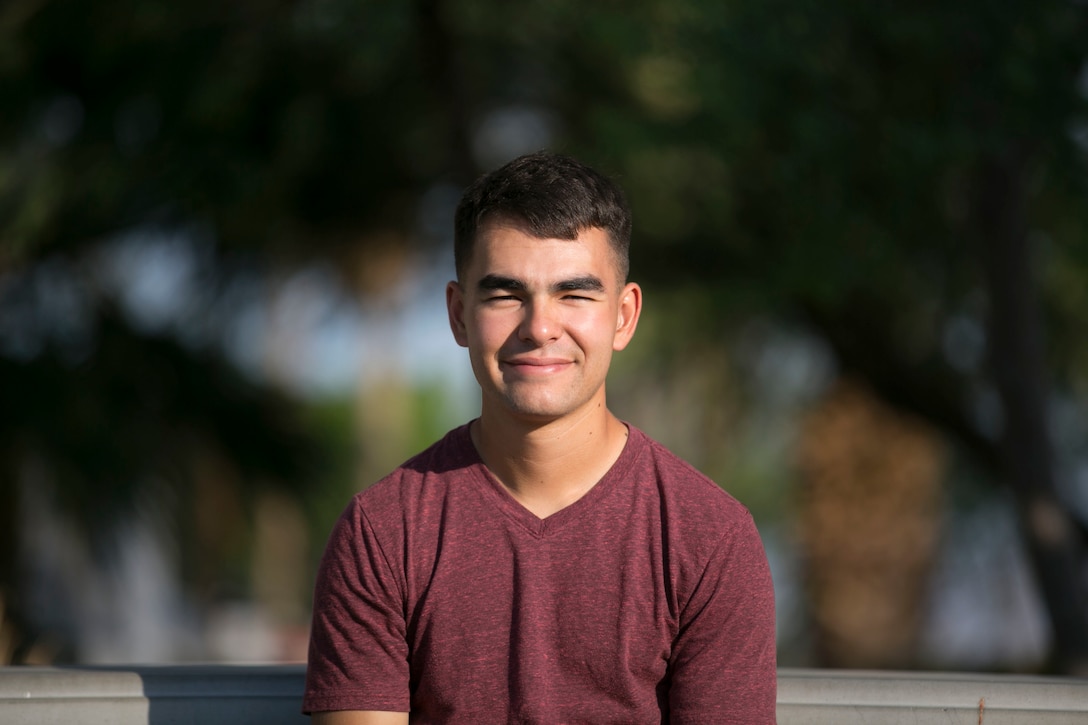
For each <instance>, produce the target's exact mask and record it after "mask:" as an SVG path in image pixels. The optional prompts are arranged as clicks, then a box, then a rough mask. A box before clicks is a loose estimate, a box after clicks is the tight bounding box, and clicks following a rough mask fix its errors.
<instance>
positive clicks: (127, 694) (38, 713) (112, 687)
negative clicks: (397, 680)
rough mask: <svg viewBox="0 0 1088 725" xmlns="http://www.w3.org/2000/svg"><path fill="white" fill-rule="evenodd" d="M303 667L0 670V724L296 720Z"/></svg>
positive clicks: (212, 724)
mask: <svg viewBox="0 0 1088 725" xmlns="http://www.w3.org/2000/svg"><path fill="white" fill-rule="evenodd" d="M303 673H304V667H303V666H302V665H239V666H233V665H176V666H175V665H170V666H137V667H79V668H45V667H5V668H0V722H3V723H4V725H24V724H25V725H31V724H33V725H61V724H62V723H72V724H77V723H78V724H79V725H83V724H87V725H91V724H92V723H93V724H94V725H98V724H99V723H101V724H102V725H167V724H168V723H169V724H171V725H173V724H175V723H177V724H180V723H193V724H194V725H196V724H197V723H199V724H200V725H219V724H220V723H222V724H223V725H227V724H228V723H230V724H232V725H245V724H247V723H252V724H253V725H258V724H261V725H264V724H265V723H267V725H280V724H281V723H282V724H283V725H299V724H300V723H302V724H305V723H308V722H309V718H307V717H305V716H303V715H302V714H300V712H299V706H300V704H301V702H302V683H303Z"/></svg>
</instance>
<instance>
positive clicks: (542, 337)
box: [518, 301, 560, 347]
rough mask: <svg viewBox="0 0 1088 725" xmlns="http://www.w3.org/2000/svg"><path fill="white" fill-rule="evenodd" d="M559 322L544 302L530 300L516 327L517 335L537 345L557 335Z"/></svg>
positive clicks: (550, 340) (553, 338)
mask: <svg viewBox="0 0 1088 725" xmlns="http://www.w3.org/2000/svg"><path fill="white" fill-rule="evenodd" d="M559 329H560V324H559V320H558V318H557V317H556V315H555V311H554V310H552V309H551V306H550V305H549V304H547V303H546V302H536V301H533V302H530V303H529V304H527V305H526V306H525V315H524V317H523V318H522V320H521V325H520V326H519V328H518V337H520V338H521V339H522V340H523V341H525V342H529V343H532V344H534V345H536V346H538V347H540V346H543V345H546V344H548V343H549V342H552V341H554V340H556V339H558V337H559Z"/></svg>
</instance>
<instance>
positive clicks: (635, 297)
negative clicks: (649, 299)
mask: <svg viewBox="0 0 1088 725" xmlns="http://www.w3.org/2000/svg"><path fill="white" fill-rule="evenodd" d="M640 314H642V288H641V287H639V286H638V285H637V284H635V283H634V282H628V283H627V284H626V285H625V286H624V288H623V291H621V292H620V305H619V311H618V313H617V315H616V336H615V337H614V338H612V349H613V350H616V351H617V352H618V351H620V350H622V349H623V348H625V347H627V343H629V342H631V338H632V337H634V335H635V328H636V327H638V316H639V315H640Z"/></svg>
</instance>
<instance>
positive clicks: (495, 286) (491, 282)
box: [478, 274, 605, 292]
mask: <svg viewBox="0 0 1088 725" xmlns="http://www.w3.org/2000/svg"><path fill="white" fill-rule="evenodd" d="M478 287H479V289H480V290H481V291H484V292H493V291H495V290H509V291H512V292H525V291H526V290H527V289H528V286H527V285H526V284H525V282H523V281H522V280H520V279H515V278H513V277H504V276H503V275H499V274H488V275H484V277H483V278H482V279H480V283H479V285H478ZM551 291H552V292H578V291H582V292H604V291H605V290H604V282H602V281H601V280H600V278H598V277H596V276H594V275H592V274H587V275H583V276H581V277H572V278H570V279H563V280H560V281H558V282H555V283H554V284H552V286H551Z"/></svg>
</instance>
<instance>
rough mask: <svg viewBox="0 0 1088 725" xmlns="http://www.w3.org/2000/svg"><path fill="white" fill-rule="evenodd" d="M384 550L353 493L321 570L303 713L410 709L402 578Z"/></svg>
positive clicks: (330, 540) (336, 527)
mask: <svg viewBox="0 0 1088 725" xmlns="http://www.w3.org/2000/svg"><path fill="white" fill-rule="evenodd" d="M387 553H388V552H387V551H386V550H384V549H383V547H382V542H380V541H379V539H378V536H377V535H376V534H375V532H374V529H373V528H372V527H371V525H370V523H369V522H368V520H367V518H366V515H365V512H364V510H363V508H362V505H361V502H360V497H358V496H357V497H356V498H355V499H354V500H353V501H352V503H351V505H350V506H349V507H348V508H347V509H346V510H345V511H344V513H343V514H342V515H341V517H340V519H339V520H338V521H337V523H336V525H335V526H334V527H333V531H332V534H331V535H330V538H329V543H328V545H327V547H326V549H325V554H324V556H323V557H322V561H321V566H320V568H319V570H318V575H317V583H316V586H315V588H314V608H313V625H312V629H311V633H310V650H309V661H308V663H307V668H306V690H305V694H304V696H303V711H304V712H306V713H310V712H321V711H328V710H392V711H399V712H408V710H409V700H410V695H409V672H408V645H407V639H406V625H405V598H404V595H403V592H404V582H403V575H401V576H400V577H398V576H397V574H396V571H397V570H396V567H394V566H391V565H390V559H389V557H388V556H387ZM394 561H395V559H394Z"/></svg>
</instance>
